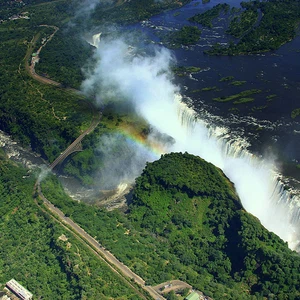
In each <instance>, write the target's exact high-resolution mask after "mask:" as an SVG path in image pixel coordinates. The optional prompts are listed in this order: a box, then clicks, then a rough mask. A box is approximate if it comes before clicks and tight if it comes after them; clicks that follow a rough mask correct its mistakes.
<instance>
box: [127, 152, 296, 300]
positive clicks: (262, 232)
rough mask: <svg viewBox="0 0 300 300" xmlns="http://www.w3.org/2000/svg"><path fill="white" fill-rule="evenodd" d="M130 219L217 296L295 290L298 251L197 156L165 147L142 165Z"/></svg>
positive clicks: (289, 295) (293, 294)
mask: <svg viewBox="0 0 300 300" xmlns="http://www.w3.org/2000/svg"><path fill="white" fill-rule="evenodd" d="M130 218H131V220H132V221H133V223H134V224H135V225H136V226H137V227H139V228H141V230H145V229H146V230H148V231H150V232H151V233H152V234H154V235H156V237H157V239H161V240H162V241H163V243H165V247H166V249H167V250H168V251H169V252H171V253H172V254H174V255H175V256H176V257H177V258H178V260H179V262H180V263H181V264H182V265H184V266H188V267H189V268H191V269H193V270H194V271H195V272H196V273H197V274H198V275H199V274H201V276H199V277H198V276H197V283H196V284H198V287H199V288H201V289H202V290H204V291H206V292H207V293H208V294H209V295H210V296H213V297H216V299H218V297H221V296H222V297H223V296H224V293H223V294H222V291H221V290H223V292H224V291H225V290H226V292H225V293H227V294H228V293H229V295H230V293H231V291H232V290H233V289H238V290H239V291H240V292H239V296H238V297H242V298H241V299H244V298H248V297H250V295H255V296H256V297H258V298H259V297H262V296H269V297H271V296H272V295H274V297H278V299H281V298H282V297H287V298H286V299H294V298H293V297H296V298H297V297H300V293H299V292H298V291H299V279H300V275H299V266H300V258H299V256H298V254H297V253H295V252H292V251H291V250H290V249H289V248H288V247H287V245H286V244H285V243H284V242H283V241H282V240H281V239H280V238H279V237H277V236H276V235H275V234H273V233H271V232H268V231H267V230H266V229H265V228H264V227H263V226H262V225H261V224H260V222H259V220H257V219H256V218H255V217H253V216H252V215H250V214H248V213H247V212H246V211H245V210H244V209H243V207H242V205H241V203H240V201H239V198H238V196H237V195H236V192H235V190H234V187H233V185H232V183H231V182H230V181H229V180H228V179H227V178H226V176H225V175H224V174H223V172H222V171H221V170H220V169H218V168H216V167H215V166H213V165H212V164H210V163H207V162H206V161H204V160H203V159H201V158H199V157H196V156H193V155H190V154H187V153H184V154H182V153H171V154H166V155H164V156H162V157H161V159H160V160H159V161H156V162H154V163H151V164H148V165H147V166H146V168H145V170H144V171H143V174H142V175H141V176H140V177H139V178H138V179H137V180H136V187H135V191H134V194H133V200H132V203H131V205H130ZM297 270H298V271H297ZM291 274H292V275H291ZM190 277H191V278H187V279H188V280H187V281H189V283H191V284H195V282H193V281H194V279H193V278H192V276H190ZM199 278H200V279H199ZM211 281H213V282H214V283H215V286H214V287H212V285H213V284H212V283H211ZM217 284H221V285H222V288H220V287H219V288H217V286H216V285H217ZM231 297H233V298H235V297H237V296H236V295H233V294H232V296H231ZM229 298H230V296H229ZM235 299H237V298H235ZM282 299H285V298H282Z"/></svg>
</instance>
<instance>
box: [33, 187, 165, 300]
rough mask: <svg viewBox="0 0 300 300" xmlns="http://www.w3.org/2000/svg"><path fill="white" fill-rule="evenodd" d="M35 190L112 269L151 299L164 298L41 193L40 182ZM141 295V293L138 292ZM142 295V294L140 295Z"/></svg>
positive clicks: (56, 214) (47, 205)
mask: <svg viewBox="0 0 300 300" xmlns="http://www.w3.org/2000/svg"><path fill="white" fill-rule="evenodd" d="M35 190H36V192H37V193H38V195H39V197H40V198H41V199H42V200H43V202H44V205H45V206H46V207H47V209H48V210H49V211H50V212H51V213H52V214H54V215H55V216H56V217H57V218H58V220H59V221H60V222H61V223H63V224H65V225H68V226H69V227H70V228H71V229H72V231H73V232H74V233H75V234H76V235H78V236H80V238H81V239H82V240H83V242H84V243H85V244H87V245H88V246H90V247H92V248H93V251H94V252H95V251H96V252H97V253H98V254H100V255H101V258H102V259H103V258H104V260H105V261H106V262H107V263H108V264H109V265H110V267H111V268H113V269H114V271H115V272H117V273H120V274H122V276H123V277H125V278H127V281H128V280H129V281H130V280H134V281H135V282H136V283H137V284H138V285H140V287H141V288H142V289H143V290H145V291H146V292H147V293H149V294H150V296H151V297H152V298H153V299H157V300H158V299H159V300H164V299H165V298H164V297H163V296H162V295H160V294H159V293H158V292H157V291H156V290H155V288H154V287H152V286H146V285H145V281H144V280H143V279H142V278H141V277H140V276H139V275H137V274H136V273H134V272H133V271H131V270H130V269H129V268H128V267H127V266H126V265H124V264H123V263H122V262H121V261H119V260H118V259H117V258H116V257H115V256H114V255H113V254H112V253H111V252H109V251H108V250H106V249H105V248H104V247H103V246H102V245H100V244H99V243H98V242H97V241H96V240H95V239H94V238H93V237H92V236H90V235H89V234H88V233H87V232H86V231H85V230H84V229H82V228H81V227H80V226H79V225H78V224H76V223H75V222H74V221H73V220H72V219H70V218H68V217H66V216H65V214H64V213H63V212H62V211H61V210H60V209H58V208H57V207H55V206H54V205H53V204H52V203H51V202H50V201H49V200H48V199H47V198H46V197H45V196H44V195H43V193H42V191H41V187H40V184H39V183H38V182H37V183H36V185H35ZM140 295H141V294H140ZM141 296H142V295H141ZM142 297H143V298H144V299H147V298H146V297H145V296H142Z"/></svg>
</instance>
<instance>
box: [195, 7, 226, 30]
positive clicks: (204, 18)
mask: <svg viewBox="0 0 300 300" xmlns="http://www.w3.org/2000/svg"><path fill="white" fill-rule="evenodd" d="M229 8H230V6H229V5H228V4H226V3H223V4H217V5H216V6H214V7H213V8H211V9H210V10H207V11H206V12H204V13H202V14H197V15H195V16H193V17H191V18H189V21H191V22H196V23H199V24H201V25H203V26H206V27H210V28H212V26H213V24H212V21H213V20H214V19H216V18H217V17H219V15H220V14H221V12H222V11H224V12H225V13H227V12H228V11H229Z"/></svg>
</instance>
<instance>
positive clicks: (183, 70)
mask: <svg viewBox="0 0 300 300" xmlns="http://www.w3.org/2000/svg"><path fill="white" fill-rule="evenodd" d="M199 71H201V68H199V67H194V66H191V67H184V66H179V67H175V68H173V72H174V73H175V74H176V75H177V76H186V75H189V74H192V73H198V72H199Z"/></svg>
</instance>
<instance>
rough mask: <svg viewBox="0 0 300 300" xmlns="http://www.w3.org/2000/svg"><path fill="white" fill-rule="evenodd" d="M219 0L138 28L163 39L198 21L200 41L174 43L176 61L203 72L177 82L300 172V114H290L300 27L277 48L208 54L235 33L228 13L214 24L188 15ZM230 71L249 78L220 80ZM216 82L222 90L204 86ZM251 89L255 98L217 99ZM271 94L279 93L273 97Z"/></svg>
mask: <svg viewBox="0 0 300 300" xmlns="http://www.w3.org/2000/svg"><path fill="white" fill-rule="evenodd" d="M218 3H220V1H211V2H210V3H208V4H202V1H192V2H191V3H190V4H188V5H186V6H184V7H182V8H180V9H176V10H171V11H168V12H165V13H163V14H160V15H157V16H154V17H152V18H151V19H150V20H149V21H146V22H142V23H140V24H138V25H135V28H136V29H139V30H142V31H143V32H144V33H145V34H146V35H147V38H148V39H151V40H152V41H154V42H155V43H157V44H162V43H160V40H159V35H161V34H163V33H165V32H168V31H170V30H176V29H178V28H181V27H182V26H183V25H196V26H198V27H199V28H200V29H201V30H202V34H201V39H200V40H199V42H198V43H197V45H194V46H190V47H182V48H180V49H171V51H173V53H174V56H175V57H176V61H177V65H179V66H196V67H200V68H201V71H200V72H199V73H196V74H192V75H191V76H190V77H189V76H185V77H178V78H175V82H176V83H178V84H179V85H180V86H181V87H182V93H183V94H184V95H185V96H187V97H189V98H190V99H191V101H192V105H193V108H194V109H195V110H196V111H197V112H198V113H199V116H200V118H201V116H204V112H205V113H206V112H209V113H211V115H213V116H215V118H213V119H212V120H211V121H212V122H214V123H218V124H217V125H219V126H225V127H229V128H230V130H231V131H232V133H234V134H239V135H240V136H242V137H244V138H245V139H246V140H247V141H249V143H250V147H249V150H251V151H252V152H255V153H256V154H259V155H262V156H268V155H271V154H272V155H275V156H277V157H278V161H280V163H281V164H282V165H283V166H284V167H283V169H284V171H286V172H287V175H293V176H295V177H300V171H299V169H297V168H294V167H291V166H295V164H297V163H299V162H300V117H298V118H295V119H292V118H291V112H292V111H293V110H294V109H296V108H300V34H299V31H298V34H297V37H296V38H295V39H294V40H293V41H291V42H289V43H287V44H285V45H283V46H282V47H281V48H280V49H279V50H277V51H272V52H267V53H263V54H258V55H243V56H208V55H205V54H204V53H203V51H204V50H207V49H209V48H210V47H211V45H212V44H214V43H216V42H219V43H221V44H226V43H228V41H229V40H230V39H232V38H231V37H230V36H228V35H227V34H226V33H225V30H226V27H227V26H228V18H227V17H226V15H221V16H220V18H219V19H218V20H216V21H215V22H214V28H213V29H208V28H204V27H202V26H201V25H197V24H194V23H191V22H189V21H188V20H187V19H188V18H189V17H191V16H193V15H195V14H197V13H202V12H204V11H205V10H208V9H209V8H211V7H213V6H214V5H216V4H218ZM226 3H228V4H230V5H231V7H232V6H235V7H239V3H240V1H236V0H231V1H226ZM233 40H234V39H233ZM234 41H235V40H234ZM163 46H168V45H163ZM225 76H234V80H238V81H246V83H245V84H243V85H241V86H233V85H230V84H229V83H228V82H220V81H219V80H220V79H221V78H222V77H225ZM213 86H216V87H217V90H212V91H199V90H201V89H202V88H205V87H213ZM248 89H260V90H261V92H260V93H258V94H255V95H251V96H250V97H253V98H254V101H253V102H251V103H245V104H236V105H234V104H233V103H232V102H227V103H219V102H216V101H214V100H213V98H216V97H222V96H224V97H226V96H229V95H233V94H236V93H239V92H241V91H244V90H248ZM197 90H198V92H197ZM270 95H276V96H275V97H274V98H272V99H268V98H267V97H268V96H270ZM216 117H219V118H216ZM215 125H216V124H215Z"/></svg>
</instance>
